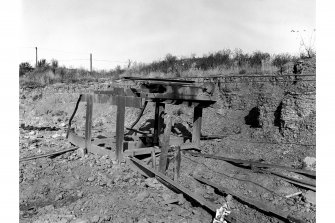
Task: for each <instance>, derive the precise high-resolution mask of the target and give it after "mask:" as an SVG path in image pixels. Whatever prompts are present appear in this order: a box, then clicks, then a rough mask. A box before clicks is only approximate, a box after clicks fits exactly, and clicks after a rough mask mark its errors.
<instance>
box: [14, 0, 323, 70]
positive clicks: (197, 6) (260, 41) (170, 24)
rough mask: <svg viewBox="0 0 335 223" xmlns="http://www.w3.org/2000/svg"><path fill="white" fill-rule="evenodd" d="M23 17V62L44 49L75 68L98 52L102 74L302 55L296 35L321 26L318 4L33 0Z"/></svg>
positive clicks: (294, 0) (43, 54)
mask: <svg viewBox="0 0 335 223" xmlns="http://www.w3.org/2000/svg"><path fill="white" fill-rule="evenodd" d="M21 15H22V18H21V25H22V26H21V29H20V31H21V35H20V37H21V44H20V52H21V60H22V61H29V62H31V63H32V64H34V63H35V62H34V61H35V49H34V47H35V46H37V47H38V54H39V55H38V57H39V58H46V59H48V60H49V59H51V58H56V59H58V60H59V61H60V63H61V64H66V65H68V66H69V65H73V66H74V67H78V66H83V67H85V68H88V67H89V53H92V54H93V60H94V61H93V67H94V68H98V69H103V68H104V69H111V68H114V67H115V66H116V65H117V64H121V65H124V63H122V62H125V61H127V60H128V59H130V60H132V61H138V62H151V61H153V60H159V59H162V58H164V57H165V55H166V54H167V53H171V54H173V55H176V56H189V55H191V54H192V53H195V54H196V55H197V56H202V55H203V54H207V53H209V52H216V51H219V50H222V49H225V48H230V49H232V50H233V49H235V48H240V49H242V50H243V51H244V52H253V51H256V50H261V51H265V52H269V53H271V54H272V53H285V52H288V53H291V54H298V53H299V42H300V37H299V34H298V33H296V32H291V30H300V33H303V38H304V39H305V40H306V41H309V38H310V36H311V35H313V33H314V32H313V30H314V29H315V28H316V27H315V26H316V25H315V0H243V1H242V0H207V1H205V0H169V1H168V0H120V1H118V0H25V1H22V13H21ZM303 30H306V31H305V32H303Z"/></svg>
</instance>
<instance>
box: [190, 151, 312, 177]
mask: <svg viewBox="0 0 335 223" xmlns="http://www.w3.org/2000/svg"><path fill="white" fill-rule="evenodd" d="M187 153H188V154H190V155H192V156H201V157H205V158H211V159H217V160H223V161H226V162H231V163H237V164H248V165H250V166H255V167H267V168H279V169H283V170H287V171H291V172H295V173H301V174H304V175H308V176H313V177H315V176H316V173H315V171H309V170H301V169H295V168H291V167H287V166H280V165H276V164H270V163H261V162H254V161H249V160H241V159H232V158H227V157H223V156H215V155H211V154H203V153H194V152H187Z"/></svg>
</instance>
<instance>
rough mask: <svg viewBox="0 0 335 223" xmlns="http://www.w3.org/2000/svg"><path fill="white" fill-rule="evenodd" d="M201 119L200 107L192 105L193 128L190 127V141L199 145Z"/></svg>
mask: <svg viewBox="0 0 335 223" xmlns="http://www.w3.org/2000/svg"><path fill="white" fill-rule="evenodd" d="M201 121H202V107H198V106H196V107H194V114H193V128H192V143H194V144H196V145H197V146H198V147H200V134H201Z"/></svg>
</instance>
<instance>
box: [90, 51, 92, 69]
mask: <svg viewBox="0 0 335 223" xmlns="http://www.w3.org/2000/svg"><path fill="white" fill-rule="evenodd" d="M90 71H91V74H92V54H91V53H90Z"/></svg>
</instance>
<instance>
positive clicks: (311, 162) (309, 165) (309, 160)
mask: <svg viewBox="0 0 335 223" xmlns="http://www.w3.org/2000/svg"><path fill="white" fill-rule="evenodd" d="M302 165H303V167H304V169H306V170H312V171H315V169H316V159H315V157H306V158H305V159H304V160H303V164H302Z"/></svg>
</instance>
